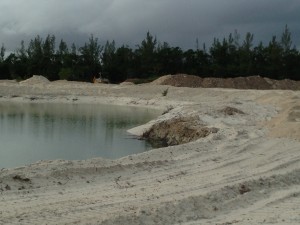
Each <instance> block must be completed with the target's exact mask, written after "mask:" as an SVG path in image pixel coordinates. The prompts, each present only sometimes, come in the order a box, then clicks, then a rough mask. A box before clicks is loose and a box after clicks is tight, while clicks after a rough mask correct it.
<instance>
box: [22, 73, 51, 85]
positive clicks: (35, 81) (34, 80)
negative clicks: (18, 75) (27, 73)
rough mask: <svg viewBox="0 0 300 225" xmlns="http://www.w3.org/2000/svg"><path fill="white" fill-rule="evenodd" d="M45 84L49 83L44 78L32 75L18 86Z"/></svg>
mask: <svg viewBox="0 0 300 225" xmlns="http://www.w3.org/2000/svg"><path fill="white" fill-rule="evenodd" d="M47 83H50V81H49V80H48V79H47V78H46V77H44V76H41V75H33V76H32V77H30V78H28V79H27V80H24V81H21V82H20V84H47Z"/></svg>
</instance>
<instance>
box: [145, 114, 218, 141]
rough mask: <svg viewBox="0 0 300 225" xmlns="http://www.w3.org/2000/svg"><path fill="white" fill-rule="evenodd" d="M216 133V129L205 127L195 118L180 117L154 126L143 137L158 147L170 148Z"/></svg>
mask: <svg viewBox="0 0 300 225" xmlns="http://www.w3.org/2000/svg"><path fill="white" fill-rule="evenodd" d="M217 131H218V129H217V128H209V127H205V126H204V125H203V124H202V123H201V121H200V120H199V118H197V117H180V118H173V119H170V120H167V121H162V122H160V123H157V124H154V125H153V126H152V127H151V129H150V130H149V131H147V132H145V133H144V134H143V137H144V138H146V139H148V140H149V141H150V142H152V143H155V144H156V145H158V146H171V145H179V144H184V143H188V142H191V141H195V140H197V139H199V138H204V137H206V136H208V135H209V134H211V133H216V132H217Z"/></svg>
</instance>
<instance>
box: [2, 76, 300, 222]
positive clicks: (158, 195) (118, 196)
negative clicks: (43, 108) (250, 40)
mask: <svg viewBox="0 0 300 225" xmlns="http://www.w3.org/2000/svg"><path fill="white" fill-rule="evenodd" d="M166 88H168V92H167V94H166V96H163V94H162V93H163V92H164V91H165V90H166ZM0 96H1V98H0V100H1V101H20V102H24V101H28V102H65V103H67V104H81V103H82V104H84V103H94V104H98V103H114V104H119V105H136V106H139V107H150V108H151V107H153V108H160V109H162V110H164V111H166V113H165V114H163V115H162V116H160V117H158V118H157V119H156V120H153V121H150V122H149V123H148V124H145V125H143V126H140V127H137V128H133V129H132V130H130V132H131V133H134V134H137V135H142V134H143V133H144V132H146V131H149V130H150V129H151V127H153V125H156V124H160V123H162V122H166V121H172V120H173V121H178V120H179V121H183V122H187V123H184V126H185V125H186V127H187V129H188V130H189V129H191V130H193V129H194V128H195V129H196V131H197V129H200V130H201V129H202V128H203V127H206V128H207V129H211V130H212V131H213V132H209V133H207V135H203V136H201V135H199V139H197V138H196V140H194V141H193V142H189V143H186V144H182V145H175V146H172V147H165V148H158V149H154V150H152V151H149V152H146V153H143V154H138V155H131V156H128V157H124V158H121V159H119V160H114V161H112V160H105V159H101V158H96V159H89V160H85V161H64V160H56V161H39V162H37V163H35V164H31V165H28V166H24V167H22V168H13V169H2V170H1V171H0V224H122V225H123V224H164V225H165V224H186V225H187V224H218V225H221V224H223V225H225V224H226V225H227V224H247V225H248V224H299V223H300V214H299V209H300V114H299V109H300V92H299V91H292V90H236V89H220V88H210V89H205V88H188V87H173V86H163V85H156V84H142V85H106V84H87V83H77V82H66V81H58V82H49V81H47V80H44V79H42V78H41V79H38V78H36V79H32V80H28V81H26V82H23V83H17V82H12V81H2V82H0ZM183 118H184V119H183ZM190 118H192V119H193V121H195V124H191V123H190ZM170 124H172V123H170ZM167 127H169V129H170V132H168V134H169V136H170V137H171V138H175V139H176V132H175V133H174V132H173V131H174V129H178V127H176V126H175V128H174V129H173V127H172V126H171V125H170V126H169V125H168V126H167ZM180 127H182V126H180ZM192 128H193V129H192ZM186 131H187V130H184V129H183V132H186ZM189 131H190V130H189ZM157 132H158V134H160V133H161V131H157ZM179 132H180V129H179ZM196 133H197V132H196ZM177 136H182V135H177ZM176 140H177V139H176ZM0 166H1V165H0Z"/></svg>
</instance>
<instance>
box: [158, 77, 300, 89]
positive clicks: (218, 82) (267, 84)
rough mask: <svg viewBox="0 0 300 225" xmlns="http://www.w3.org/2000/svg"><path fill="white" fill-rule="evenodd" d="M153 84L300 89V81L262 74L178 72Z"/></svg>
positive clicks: (194, 86)
mask: <svg viewBox="0 0 300 225" xmlns="http://www.w3.org/2000/svg"><path fill="white" fill-rule="evenodd" d="M152 84H158V85H171V86H175V87H193V88H196V87H203V88H234V89H258V90H269V89H284V90H300V81H293V80H288V79H285V80H272V79H269V78H263V77H260V76H250V77H235V78H215V77H206V78H201V77H198V76H194V75H187V74H177V75H166V76H162V77H160V78H158V79H157V80H155V81H153V82H152Z"/></svg>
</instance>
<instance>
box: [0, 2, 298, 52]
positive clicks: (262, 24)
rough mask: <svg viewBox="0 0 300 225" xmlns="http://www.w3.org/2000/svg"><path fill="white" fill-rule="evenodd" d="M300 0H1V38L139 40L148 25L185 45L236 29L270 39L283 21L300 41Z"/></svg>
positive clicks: (12, 45) (14, 43)
mask: <svg viewBox="0 0 300 225" xmlns="http://www.w3.org/2000/svg"><path fill="white" fill-rule="evenodd" d="M298 12H300V2H299V0H286V1H283V0H263V1H262V0H251V1H249V0H247V1H246V0H226V1H224V0H185V1H182V0H152V1H149V0H63V1H62V0H26V1H25V0H1V2H0V42H2V43H4V44H5V46H6V47H7V49H9V50H11V51H13V50H15V49H16V48H17V47H18V46H19V44H20V41H21V40H25V41H27V42H28V41H29V40H30V39H31V38H33V37H35V36H36V35H37V34H39V35H41V36H42V37H44V36H45V35H47V34H49V33H50V34H55V35H56V37H57V39H60V38H63V39H64V40H66V41H67V42H69V43H72V42H75V43H77V44H78V45H81V44H83V42H85V41H87V38H88V36H89V35H90V34H94V35H95V36H97V37H99V39H100V40H101V41H102V42H103V43H104V42H105V41H106V40H107V39H109V40H113V39H114V40H116V42H117V43H118V44H120V45H121V44H129V45H130V46H132V47H133V46H134V45H135V44H139V43H140V42H141V40H142V39H143V38H144V37H145V34H146V32H147V31H148V30H149V31H150V32H151V33H152V34H153V35H156V36H157V38H158V40H160V41H167V42H169V43H170V44H171V45H173V46H180V47H182V48H184V49H187V48H194V47H195V40H196V38H198V40H199V42H200V43H203V42H206V43H207V44H210V43H211V41H212V40H213V38H214V37H218V38H223V37H224V36H227V35H228V34H229V33H230V32H234V30H235V29H237V30H238V31H239V33H241V35H242V37H243V36H244V34H245V33H246V32H248V31H249V32H251V33H254V34H255V39H256V40H257V41H258V40H262V41H264V43H267V41H269V40H270V39H271V37H272V35H277V36H280V35H281V33H282V31H283V29H284V26H285V24H288V26H289V28H290V30H291V31H292V35H293V40H294V43H295V44H297V45H299V39H300V33H299V31H298V27H299V25H300V24H299V23H300V14H299V13H298Z"/></svg>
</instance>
